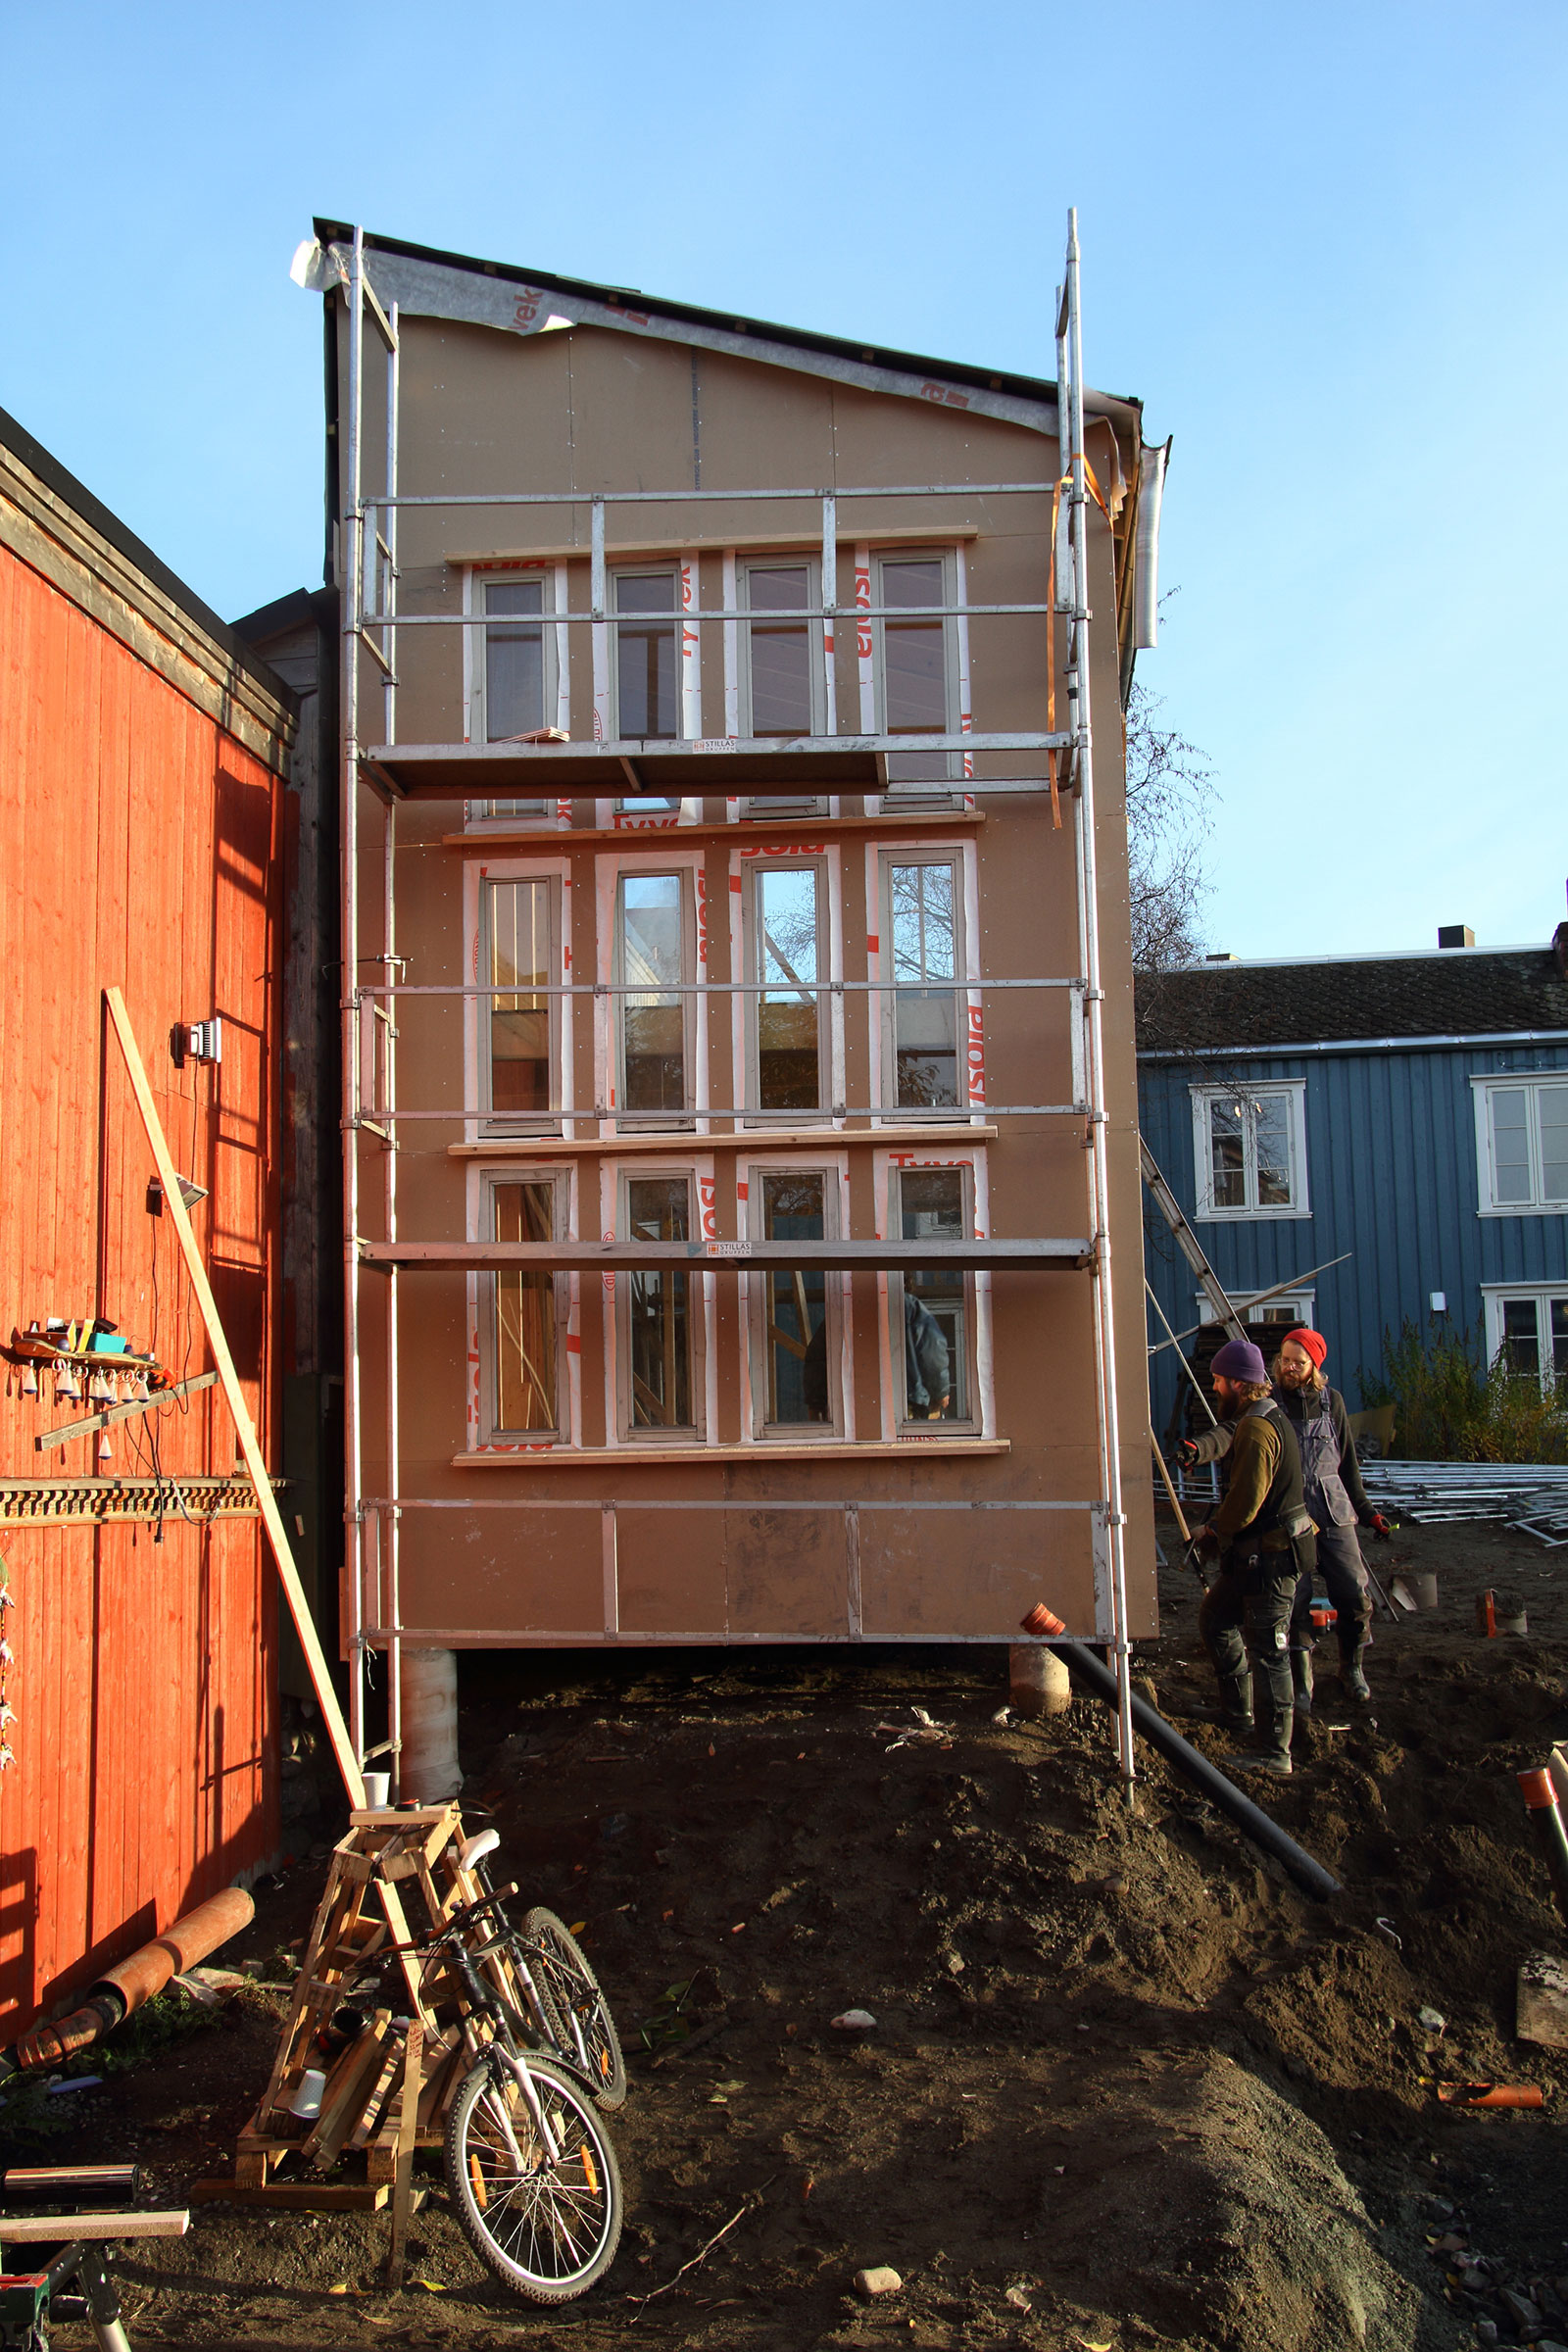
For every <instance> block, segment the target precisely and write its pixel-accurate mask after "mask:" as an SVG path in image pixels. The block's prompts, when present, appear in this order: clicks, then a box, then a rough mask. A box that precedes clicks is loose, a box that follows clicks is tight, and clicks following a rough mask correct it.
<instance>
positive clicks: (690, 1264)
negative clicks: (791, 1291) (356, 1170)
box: [274, 1128, 1095, 1508]
mask: <svg viewBox="0 0 1568 2352" xmlns="http://www.w3.org/2000/svg"><path fill="white" fill-rule="evenodd" d="M933 1132H934V1133H939V1134H940V1133H941V1132H942V1131H941V1130H933ZM953 1132H954V1134H955V1135H961V1133H962V1130H961V1129H959V1128H955V1129H954V1131H953ZM1094 1254H1095V1253H1094V1245H1093V1244H1092V1243H1091V1242H1089V1241H1088V1240H1085V1239H1081V1238H1079V1239H1067V1240H1052V1239H1046V1238H1041V1239H1038V1240H1027V1241H1026V1240H1007V1241H994V1240H984V1239H971V1240H965V1241H950V1240H946V1239H942V1240H934V1241H920V1242H887V1241H884V1242H869V1241H843V1240H826V1241H820V1242H776V1241H766V1240H762V1239H748V1240H745V1241H712V1242H633V1241H613V1242H596V1241H593V1240H591V1239H589V1240H583V1241H576V1242H376V1241H362V1242H361V1243H360V1263H361V1265H362V1266H366V1267H368V1268H372V1269H374V1270H375V1271H377V1272H381V1273H384V1272H386V1270H387V1269H388V1268H389V1267H391V1266H402V1267H404V1268H405V1269H406V1270H407V1271H409V1272H411V1273H426V1274H443V1273H446V1274H450V1273H465V1272H473V1271H479V1272H483V1271H485V1270H486V1269H488V1270H489V1271H490V1272H492V1273H494V1272H495V1271H496V1270H497V1269H498V1268H502V1269H505V1268H509V1267H510V1268H516V1269H519V1270H521V1271H523V1272H528V1273H544V1274H569V1273H575V1272H579V1271H582V1270H585V1269H586V1270H593V1269H596V1268H597V1269H600V1270H602V1271H614V1270H616V1269H619V1270H621V1271H625V1270H627V1269H633V1270H635V1269H638V1268H640V1269H641V1270H642V1271H644V1272H647V1271H649V1270H650V1269H651V1270H653V1271H656V1272H657V1271H660V1270H661V1269H662V1270H666V1271H668V1272H671V1273H684V1274H690V1273H695V1272H697V1271H698V1270H700V1269H702V1270H706V1271H708V1272H717V1271H721V1270H723V1269H724V1268H726V1267H729V1268H746V1269H748V1270H749V1271H751V1272H753V1273H769V1272H771V1273H783V1274H788V1273H793V1272H795V1271H797V1270H798V1271H800V1272H801V1273H803V1274H820V1273H824V1272H847V1273H850V1272H855V1271H856V1270H857V1269H858V1270H859V1271H861V1272H873V1273H874V1272H878V1271H887V1270H890V1269H897V1268H899V1267H905V1268H908V1267H915V1268H923V1267H926V1266H931V1267H937V1266H947V1267H949V1268H950V1269H952V1270H953V1271H954V1272H956V1273H964V1272H969V1273H973V1272H975V1271H977V1270H989V1271H991V1272H1000V1273H1005V1272H1008V1271H1011V1272H1014V1273H1020V1272H1021V1273H1049V1272H1053V1271H1064V1270H1067V1269H1071V1268H1077V1269H1079V1270H1082V1269H1083V1268H1085V1267H1087V1266H1090V1265H1092V1264H1093V1263H1094ZM274 1508H275V1506H274Z"/></svg>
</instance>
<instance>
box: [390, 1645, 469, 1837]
mask: <svg viewBox="0 0 1568 2352" xmlns="http://www.w3.org/2000/svg"><path fill="white" fill-rule="evenodd" d="M402 1664H403V1685H402V1690H403V1754H402V1758H401V1761H402V1766H403V1769H402V1772H401V1774H400V1776H399V1789H400V1793H401V1795H402V1798H403V1802H404V1803H405V1804H420V1805H441V1804H445V1803H446V1801H447V1799H448V1797H451V1796H456V1795H457V1793H458V1791H459V1789H461V1788H462V1787H463V1767H462V1765H461V1764H460V1763H459V1762H458V1660H457V1654H456V1652H455V1651H453V1650H450V1649H414V1648H411V1646H410V1645H409V1643H408V1642H404V1644H403V1651H402Z"/></svg>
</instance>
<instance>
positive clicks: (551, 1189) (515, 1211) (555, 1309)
mask: <svg viewBox="0 0 1568 2352" xmlns="http://www.w3.org/2000/svg"><path fill="white" fill-rule="evenodd" d="M562 1192H563V1183H562V1180H561V1179H560V1178H558V1177H555V1176H541V1177H533V1176H530V1177H528V1178H526V1179H524V1180H521V1181H516V1180H514V1179H513V1178H511V1177H500V1176H495V1177H491V1178H489V1179H488V1180H487V1184H486V1193H487V1196H488V1199H487V1208H488V1219H489V1226H490V1238H491V1239H492V1240H493V1241H498V1242H553V1241H555V1240H557V1239H558V1238H559V1235H558V1228H557V1218H558V1209H559V1204H560V1200H561V1196H562ZM483 1287H484V1289H486V1290H487V1291H488V1292H489V1294H490V1296H489V1299H488V1312H482V1314H481V1325H480V1329H481V1341H482V1347H481V1358H482V1368H483V1372H484V1390H483V1394H484V1403H485V1410H484V1414H483V1425H482V1428H481V1436H482V1437H483V1438H485V1439H487V1440H488V1439H502V1440H506V1439H519V1438H527V1439H540V1440H542V1439H546V1438H555V1437H559V1436H560V1435H561V1415H560V1403H559V1398H560V1393H561V1370H560V1354H561V1337H562V1331H563V1326H564V1316H563V1315H562V1313H561V1311H560V1310H561V1298H560V1289H559V1278H558V1277H557V1276H555V1275H553V1274H549V1273H546V1272H544V1271H543V1270H542V1269H540V1270H538V1271H536V1270H535V1269H534V1268H532V1267H528V1268H526V1269H524V1268H520V1267H510V1266H507V1267H501V1268H500V1269H498V1270H497V1272H495V1273H494V1274H487V1275H485V1276H484V1277H483Z"/></svg>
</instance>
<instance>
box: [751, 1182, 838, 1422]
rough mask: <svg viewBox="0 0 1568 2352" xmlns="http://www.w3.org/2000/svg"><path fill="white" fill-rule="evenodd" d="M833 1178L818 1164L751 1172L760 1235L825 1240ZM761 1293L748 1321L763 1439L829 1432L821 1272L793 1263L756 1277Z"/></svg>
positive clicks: (829, 1373) (833, 1375) (830, 1379)
mask: <svg viewBox="0 0 1568 2352" xmlns="http://www.w3.org/2000/svg"><path fill="white" fill-rule="evenodd" d="M837 1183H838V1178H837V1176H836V1175H834V1174H830V1173H829V1172H828V1171H826V1170H825V1169H820V1168H769V1169H767V1170H765V1171H764V1173H763V1174H762V1176H761V1179H760V1188H759V1180H758V1177H757V1175H756V1174H755V1172H754V1174H753V1177H752V1197H753V1199H754V1200H756V1199H758V1197H759V1189H760V1223H761V1228H762V1233H763V1236H764V1238H765V1239H766V1240H768V1241H774V1242H819V1241H822V1240H824V1239H826V1237H827V1235H828V1233H829V1231H830V1222H829V1221H830V1219H831V1218H832V1216H833V1192H834V1187H835V1186H836V1185H837ZM756 1288H760V1291H761V1294H762V1295H761V1301H760V1314H759V1316H758V1322H757V1324H756V1325H755V1326H754V1353H753V1361H754V1363H756V1364H759V1365H760V1373H761V1378H760V1380H757V1381H754V1395H755V1398H756V1402H755V1406H754V1414H755V1419H756V1422H757V1425H758V1428H759V1432H760V1435H761V1436H763V1437H777V1436H788V1437H801V1436H803V1435H804V1436H809V1435H811V1434H813V1433H814V1434H815V1435H816V1436H817V1437H823V1438H825V1437H829V1436H831V1435H832V1434H833V1432H834V1430H835V1429H836V1428H837V1425H838V1408H837V1397H838V1387H839V1382H838V1369H837V1362H836V1358H835V1354H834V1348H833V1340H834V1330H833V1324H832V1319H831V1318H830V1315H829V1311H828V1309H829V1299H828V1281H827V1276H826V1274H825V1273H822V1272H820V1271H810V1270H808V1269H806V1268H803V1267H792V1268H791V1269H790V1270H789V1271H788V1272H787V1273H778V1272H774V1273H767V1274H763V1275H761V1276H760V1277H754V1289H756Z"/></svg>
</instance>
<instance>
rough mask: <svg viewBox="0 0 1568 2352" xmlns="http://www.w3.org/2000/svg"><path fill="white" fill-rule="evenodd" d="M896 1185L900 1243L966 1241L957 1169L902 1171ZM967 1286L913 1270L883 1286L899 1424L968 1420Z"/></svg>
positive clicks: (948, 1270) (951, 1276)
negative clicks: (890, 1317) (891, 1328)
mask: <svg viewBox="0 0 1568 2352" xmlns="http://www.w3.org/2000/svg"><path fill="white" fill-rule="evenodd" d="M893 1182H894V1194H895V1198H894V1210H895V1214H896V1215H897V1217H898V1220H899V1221H898V1224H897V1226H896V1228H895V1230H896V1231H897V1232H898V1233H899V1234H900V1235H901V1237H902V1238H903V1239H904V1240H905V1241H907V1242H923V1241H927V1240H932V1241H937V1240H942V1241H962V1240H963V1238H964V1236H965V1234H966V1232H967V1231H968V1221H967V1218H966V1214H965V1202H964V1189H965V1171H964V1170H963V1169H962V1168H900V1169H898V1170H896V1171H895V1174H894V1179H893ZM972 1287H973V1286H972V1283H971V1281H970V1278H969V1276H967V1275H966V1274H964V1273H963V1272H962V1271H961V1270H960V1269H958V1268H957V1267H953V1266H937V1267H928V1268H924V1269H921V1270H919V1271H910V1272H907V1273H906V1274H905V1275H904V1276H903V1278H902V1280H900V1281H898V1282H893V1283H890V1284H889V1285H888V1291H889V1303H890V1305H891V1306H892V1309H893V1313H894V1318H895V1320H894V1335H895V1345H894V1363H895V1367H896V1370H895V1379H896V1381H897V1383H898V1387H899V1397H900V1403H899V1418H900V1420H901V1421H902V1422H906V1423H907V1424H909V1425H910V1426H911V1427H914V1426H918V1425H920V1424H923V1423H926V1422H930V1421H963V1422H968V1421H972V1419H973V1406H972V1403H971V1401H970V1399H971V1393H972V1379H971V1373H970V1365H969V1352H970V1351H969V1333H970V1328H971V1322H972V1317H971V1314H970V1294H971V1291H972ZM901 1327H902V1332H901ZM901 1337H902V1364H901V1362H900V1356H901V1348H900V1344H899V1343H900V1339H901Z"/></svg>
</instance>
